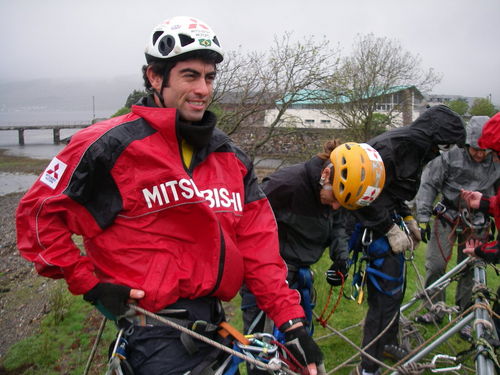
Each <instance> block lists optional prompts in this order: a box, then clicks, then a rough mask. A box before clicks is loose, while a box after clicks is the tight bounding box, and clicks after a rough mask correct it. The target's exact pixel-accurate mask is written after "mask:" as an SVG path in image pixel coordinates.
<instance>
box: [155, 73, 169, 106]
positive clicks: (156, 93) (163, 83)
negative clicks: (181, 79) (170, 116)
mask: <svg viewBox="0 0 500 375" xmlns="http://www.w3.org/2000/svg"><path fill="white" fill-rule="evenodd" d="M171 69H172V67H167V68H166V69H165V71H164V72H163V79H162V81H161V87H160V91H158V90H156V89H153V93H154V94H155V95H156V97H157V98H158V100H159V101H160V104H161V108H167V106H166V105H165V100H163V95H162V94H161V93H162V92H163V89H164V88H165V87H167V83H168V75H169V73H170V70H171Z"/></svg>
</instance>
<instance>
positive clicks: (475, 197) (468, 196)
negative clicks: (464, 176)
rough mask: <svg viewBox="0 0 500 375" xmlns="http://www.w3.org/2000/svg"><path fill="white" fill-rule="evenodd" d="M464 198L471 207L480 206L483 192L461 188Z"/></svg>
mask: <svg viewBox="0 0 500 375" xmlns="http://www.w3.org/2000/svg"><path fill="white" fill-rule="evenodd" d="M460 194H461V195H462V199H463V200H464V201H466V202H467V205H468V206H469V207H470V208H479V204H480V203H481V198H482V197H483V194H482V193H480V192H479V191H470V190H461V191H460Z"/></svg>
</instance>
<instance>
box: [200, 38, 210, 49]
mask: <svg viewBox="0 0 500 375" xmlns="http://www.w3.org/2000/svg"><path fill="white" fill-rule="evenodd" d="M198 41H199V42H200V45H202V46H203V47H210V46H211V45H212V41H211V40H210V39H198Z"/></svg>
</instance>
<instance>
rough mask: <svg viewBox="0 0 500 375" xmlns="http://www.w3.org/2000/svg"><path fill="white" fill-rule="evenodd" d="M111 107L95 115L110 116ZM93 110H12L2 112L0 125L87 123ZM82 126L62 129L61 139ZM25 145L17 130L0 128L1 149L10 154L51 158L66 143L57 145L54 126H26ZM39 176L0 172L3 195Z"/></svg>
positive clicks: (24, 188) (17, 189)
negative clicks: (55, 143) (37, 127)
mask: <svg viewBox="0 0 500 375" xmlns="http://www.w3.org/2000/svg"><path fill="white" fill-rule="evenodd" d="M112 113H114V112H112V111H96V118H107V117H109V116H110V115H111V114H112ZM91 121H92V114H91V113H90V114H89V113H88V112H87V111H9V112H0V127H2V126H7V125H55V124H88V123H90V122H91ZM78 130H80V129H63V130H61V134H60V135H61V139H64V138H66V137H69V136H71V135H73V134H74V133H75V132H77V131H78ZM24 141H25V144H24V146H20V145H19V139H18V132H17V131H16V130H2V131H0V149H3V150H6V153H7V154H8V155H13V156H25V157H30V158H34V159H48V160H50V159H52V158H53V157H54V156H55V155H56V154H57V153H58V152H59V151H60V150H61V149H62V148H63V147H64V146H65V145H64V144H60V145H54V143H53V135H52V130H50V129H44V130H26V131H25V132H24ZM36 178H37V176H35V175H28V174H20V173H4V172H0V195H5V194H9V193H14V192H21V191H26V190H27V189H28V188H29V187H30V186H31V185H32V184H33V182H35V180H36Z"/></svg>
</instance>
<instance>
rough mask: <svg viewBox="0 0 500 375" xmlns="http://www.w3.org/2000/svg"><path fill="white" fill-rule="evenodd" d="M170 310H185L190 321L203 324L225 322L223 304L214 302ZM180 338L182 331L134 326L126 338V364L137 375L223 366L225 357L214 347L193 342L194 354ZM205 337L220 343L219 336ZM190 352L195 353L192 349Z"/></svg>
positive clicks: (180, 305)
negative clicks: (204, 322)
mask: <svg viewBox="0 0 500 375" xmlns="http://www.w3.org/2000/svg"><path fill="white" fill-rule="evenodd" d="M168 308H169V309H185V310H186V311H187V316H186V320H188V321H196V320H204V321H206V322H210V323H213V324H218V323H220V321H222V320H223V319H224V312H223V310H222V307H221V305H220V302H219V301H217V300H216V299H214V298H200V299H196V300H179V301H178V302H176V303H175V304H173V305H171V306H168ZM180 336H181V332H180V331H179V330H177V329H175V328H171V327H168V326H161V325H158V326H137V325H135V326H134V327H133V332H132V333H131V334H130V335H128V336H127V337H126V338H127V340H128V355H127V360H128V362H129V363H130V365H131V366H132V368H133V370H134V373H135V375H181V374H184V373H186V372H187V371H193V370H194V369H196V370H197V371H199V370H201V368H200V367H204V363H203V362H204V361H205V362H206V365H207V366H210V365H211V364H212V362H213V363H214V364H215V363H219V362H220V363H221V361H222V358H221V357H223V356H224V355H225V354H224V353H222V352H221V351H219V350H218V349H215V348H214V347H213V346H212V345H209V344H206V343H204V342H202V341H199V340H196V339H193V341H192V342H193V343H194V349H195V350H194V351H195V352H194V353H192V352H190V351H188V349H187V348H186V347H185V345H184V344H183V343H182V342H181V339H180ZM206 336H207V337H210V338H212V339H218V335H217V333H216V332H213V333H210V334H206ZM190 350H191V351H193V348H192V347H191V348H190ZM197 366H198V368H197ZM197 371H193V373H195V372H197Z"/></svg>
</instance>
